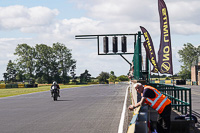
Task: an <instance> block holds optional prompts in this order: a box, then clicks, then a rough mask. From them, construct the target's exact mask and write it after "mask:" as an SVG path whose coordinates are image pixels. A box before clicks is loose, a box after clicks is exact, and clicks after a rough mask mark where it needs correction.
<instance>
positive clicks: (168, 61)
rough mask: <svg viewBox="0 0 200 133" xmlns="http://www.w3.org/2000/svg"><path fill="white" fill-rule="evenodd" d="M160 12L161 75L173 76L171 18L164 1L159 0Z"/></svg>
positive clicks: (159, 55) (159, 66)
mask: <svg viewBox="0 0 200 133" xmlns="http://www.w3.org/2000/svg"><path fill="white" fill-rule="evenodd" d="M158 11H159V15H160V30H161V37H160V48H159V51H158V69H159V71H160V73H167V74H172V75H173V65H172V49H171V37H170V27H169V16H168V11H167V7H166V5H165V2H164V1H163V0H158Z"/></svg>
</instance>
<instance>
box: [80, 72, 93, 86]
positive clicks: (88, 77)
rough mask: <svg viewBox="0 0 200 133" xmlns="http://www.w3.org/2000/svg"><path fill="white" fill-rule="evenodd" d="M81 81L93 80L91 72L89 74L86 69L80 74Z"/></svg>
mask: <svg viewBox="0 0 200 133" xmlns="http://www.w3.org/2000/svg"><path fill="white" fill-rule="evenodd" d="M80 82H81V83H88V82H91V74H89V72H88V70H85V72H84V73H82V74H81V75H80Z"/></svg>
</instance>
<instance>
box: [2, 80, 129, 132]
mask: <svg viewBox="0 0 200 133" xmlns="http://www.w3.org/2000/svg"><path fill="white" fill-rule="evenodd" d="M127 86H128V85H127V84H118V85H95V86H86V87H79V88H68V89H61V90H60V91H61V97H60V98H59V99H58V101H53V100H52V98H51V97H50V92H49V91H48V92H40V93H33V94H27V95H20V96H14V97H7V98H0V133H56V132H57V133H116V132H118V126H119V122H120V117H121V112H122V107H123V103H124V97H125V92H126V88H127Z"/></svg>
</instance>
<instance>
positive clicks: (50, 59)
mask: <svg viewBox="0 0 200 133" xmlns="http://www.w3.org/2000/svg"><path fill="white" fill-rule="evenodd" d="M14 55H17V57H18V58H17V59H16V60H14V61H12V60H9V62H8V65H7V68H6V72H5V73H4V74H3V75H4V79H5V80H7V81H11V82H15V81H26V80H32V81H36V82H38V83H52V81H54V80H56V81H57V82H59V83H68V82H69V80H70V77H69V73H70V74H72V75H74V74H75V69H76V60H74V59H73V58H72V54H71V50H70V49H68V48H67V47H66V46H65V45H64V44H61V43H53V45H52V46H47V45H46V44H36V46H35V47H31V46H29V45H28V44H18V45H17V47H16V49H15V53H14Z"/></svg>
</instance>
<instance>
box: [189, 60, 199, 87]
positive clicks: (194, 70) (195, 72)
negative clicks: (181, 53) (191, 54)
mask: <svg viewBox="0 0 200 133" xmlns="http://www.w3.org/2000/svg"><path fill="white" fill-rule="evenodd" d="M191 82H192V84H196V85H200V57H199V58H198V60H197V61H196V62H194V63H193V65H192V67H191Z"/></svg>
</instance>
